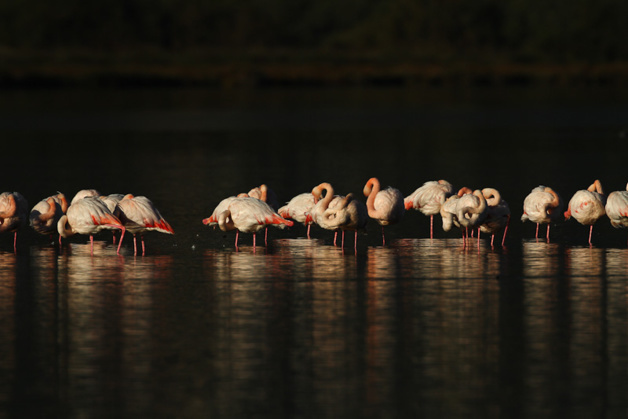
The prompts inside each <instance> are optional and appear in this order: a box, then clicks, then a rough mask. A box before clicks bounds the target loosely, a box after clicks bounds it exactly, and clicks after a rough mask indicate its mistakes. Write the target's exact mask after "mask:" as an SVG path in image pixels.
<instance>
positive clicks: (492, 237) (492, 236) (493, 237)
mask: <svg viewBox="0 0 628 419" xmlns="http://www.w3.org/2000/svg"><path fill="white" fill-rule="evenodd" d="M493 240H495V235H494V234H493V235H491V249H492V248H493Z"/></svg>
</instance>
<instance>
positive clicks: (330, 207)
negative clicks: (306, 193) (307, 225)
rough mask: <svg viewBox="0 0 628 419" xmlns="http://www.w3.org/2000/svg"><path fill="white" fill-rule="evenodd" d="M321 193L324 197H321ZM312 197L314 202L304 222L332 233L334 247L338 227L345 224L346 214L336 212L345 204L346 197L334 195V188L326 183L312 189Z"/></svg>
mask: <svg viewBox="0 0 628 419" xmlns="http://www.w3.org/2000/svg"><path fill="white" fill-rule="evenodd" d="M323 191H324V192H325V196H323ZM312 196H313V197H314V201H315V202H316V203H315V204H314V206H313V207H312V210H311V211H310V212H309V213H308V214H306V222H314V223H316V224H317V225H318V226H319V227H321V228H324V229H325V230H331V231H333V232H334V246H335V245H336V239H337V237H338V230H340V226H341V225H342V224H344V223H345V222H346V216H347V214H346V212H343V213H339V212H338V210H339V209H340V208H341V207H343V206H344V205H346V204H347V197H345V196H341V195H334V188H333V187H332V186H331V184H330V183H328V182H323V183H321V184H319V185H317V186H315V187H314V188H312Z"/></svg>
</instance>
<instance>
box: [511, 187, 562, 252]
mask: <svg viewBox="0 0 628 419" xmlns="http://www.w3.org/2000/svg"><path fill="white" fill-rule="evenodd" d="M562 211H563V200H562V198H561V197H560V195H558V193H556V192H555V191H554V190H553V189H552V188H550V187H547V186H543V185H539V186H537V187H536V188H534V189H532V191H531V192H530V193H529V194H528V196H526V198H525V200H524V201H523V215H522V216H521V221H523V222H525V221H527V220H530V221H532V222H533V223H536V235H535V238H537V239H538V238H539V225H540V224H547V231H546V238H547V241H548V242H549V235H550V223H552V222H556V221H559V220H560V219H561V215H562Z"/></svg>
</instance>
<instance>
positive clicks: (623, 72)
mask: <svg viewBox="0 0 628 419" xmlns="http://www.w3.org/2000/svg"><path fill="white" fill-rule="evenodd" d="M441 84H442V85H450V84H461V85H528V84H529V85H535V84H553V85H614V84H617V85H624V86H625V85H626V84H628V62H627V63H600V64H591V63H582V62H570V63H549V62H523V61H519V62H517V61H512V60H508V59H505V58H500V57H497V58H492V57H491V58H489V57H479V58H476V59H473V58H471V57H463V58H457V57H435V58H434V57H432V58H430V57H427V56H418V57H417V56H403V55H401V54H385V53H378V54H365V53H363V54H340V53H334V54H330V53H311V52H308V53H304V52H301V51H298V52H295V51H280V52H272V53H269V52H268V51H258V52H248V53H228V52H227V53H225V52H220V53H215V52H213V53H207V52H196V53H189V52H188V53H167V52H162V51H159V52H154V51H153V52H146V51H144V52H141V53H137V52H125V53H115V54H106V53H94V52H86V51H78V52H77V51H54V52H28V53H24V52H7V51H3V52H0V86H2V87H5V88H11V87H18V88H21V87H27V88H28V87H56V86H58V87H67V86H85V85H93V86H111V85H113V86H136V85H137V86H178V85H180V86H187V85H202V86H220V87H234V86H255V87H263V86H275V85H285V86H290V85H295V86H302V85H312V86H317V85H441Z"/></svg>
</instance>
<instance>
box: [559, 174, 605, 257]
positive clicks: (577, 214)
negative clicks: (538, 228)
mask: <svg viewBox="0 0 628 419" xmlns="http://www.w3.org/2000/svg"><path fill="white" fill-rule="evenodd" d="M605 205H606V197H605V196H604V191H603V190H602V183H601V182H600V181H599V180H597V179H596V180H595V181H594V182H593V183H592V184H591V186H589V187H588V188H587V189H586V190H584V189H583V190H579V191H577V192H576V193H575V194H574V195H573V196H572V197H571V200H570V201H569V205H568V206H567V211H565V220H568V219H569V218H571V217H572V216H573V218H575V219H576V221H578V222H579V223H580V224H582V225H586V226H590V227H589V246H591V236H592V234H593V224H595V223H596V222H597V220H599V219H600V218H601V217H602V216H603V215H604V214H606V211H605V209H604V206H605Z"/></svg>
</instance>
